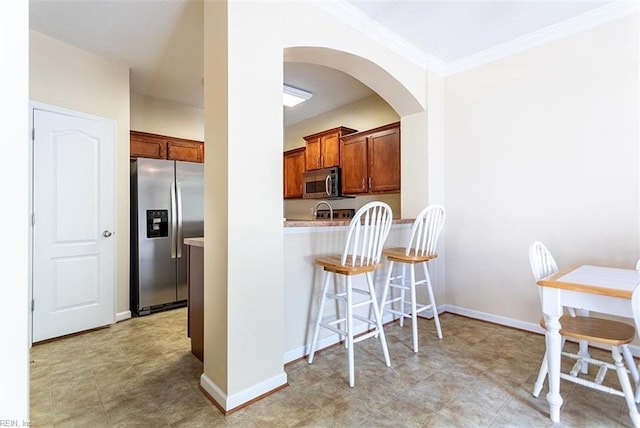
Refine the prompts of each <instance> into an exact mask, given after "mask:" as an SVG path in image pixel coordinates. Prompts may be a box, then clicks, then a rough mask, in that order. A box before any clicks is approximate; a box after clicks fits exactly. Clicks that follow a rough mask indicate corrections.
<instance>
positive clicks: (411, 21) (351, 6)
mask: <svg viewBox="0 0 640 428" xmlns="http://www.w3.org/2000/svg"><path fill="white" fill-rule="evenodd" d="M611 3H612V2H610V1H577V0H572V1H547V0H538V1H513V0H512V1H415V0H413V1H410V0H392V1H388V0H380V1H372V0H346V1H344V0H337V1H334V2H331V4H332V5H333V6H335V5H339V6H340V8H341V13H340V18H341V19H343V20H346V21H347V22H348V21H349V20H350V19H353V20H354V21H355V20H356V19H359V20H360V22H363V20H364V22H366V23H367V24H370V25H369V27H371V26H373V27H376V23H378V24H380V25H382V26H383V27H384V28H380V27H378V28H379V29H380V30H382V31H383V32H386V34H392V35H393V36H394V37H395V38H397V39H398V40H401V41H402V42H403V43H405V44H406V45H407V46H410V47H411V48H412V49H415V50H416V51H418V52H421V53H422V54H423V55H425V56H430V57H432V58H436V59H437V60H438V61H441V62H442V63H444V64H448V63H455V62H456V61H462V60H464V59H465V58H469V57H471V56H473V55H476V54H478V53H481V52H484V51H487V50H488V49H491V48H493V47H495V46H499V45H501V44H504V43H507V42H510V41H513V40H516V39H518V38H521V37H523V36H525V35H527V34H531V33H534V32H536V31H539V30H542V29H545V28H548V27H550V26H553V25H555V24H558V23H561V22H563V21H566V20H568V19H571V18H573V17H576V16H578V15H580V14H583V13H588V12H589V11H592V12H593V11H594V10H598V9H599V8H603V7H604V8H606V7H607V5H608V4H611ZM326 4H327V5H329V2H327V3H326ZM345 12H346V13H345ZM354 25H355V24H354ZM30 27H31V29H33V30H36V31H39V32H41V33H44V34H47V35H49V36H51V37H53V38H56V39H58V40H61V41H63V42H66V43H69V44H71V45H74V46H77V47H79V48H82V49H84V50H88V51H91V52H95V53H96V54H98V55H101V56H104V57H107V58H110V59H112V60H114V61H117V62H120V63H124V64H126V65H128V66H129V67H130V69H131V75H130V77H131V91H132V92H134V93H139V94H142V95H146V96H150V97H154V98H158V99H163V100H168V101H173V102H177V103H181V104H186V105H191V106H196V107H200V108H202V105H203V101H202V100H203V95H202V90H203V87H202V75H203V58H202V51H203V41H202V31H203V22H202V2H201V0H83V1H78V0H30ZM389 31H390V32H391V33H389ZM284 80H285V82H286V83H288V84H290V85H292V86H295V87H299V88H302V89H306V90H310V91H311V92H313V93H314V96H313V97H312V98H311V100H309V101H308V102H305V103H302V104H300V105H299V106H297V107H294V108H291V109H289V108H284V116H285V125H290V124H293V123H296V122H299V121H302V120H304V119H306V118H309V117H312V116H315V115H317V114H320V113H322V112H325V111H328V110H331V109H333V108H336V107H339V106H341V105H345V104H348V103H350V102H353V101H355V100H358V99H361V98H364V97H366V96H368V95H371V94H372V92H371V90H370V89H369V88H367V87H366V86H364V85H362V84H361V83H360V82H358V81H357V80H355V79H353V78H351V77H350V76H348V75H346V74H344V73H341V72H338V71H336V70H333V69H330V68H326V67H320V66H315V65H311V64H301V63H287V64H285V65H284Z"/></svg>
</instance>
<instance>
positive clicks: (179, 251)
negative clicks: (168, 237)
mask: <svg viewBox="0 0 640 428" xmlns="http://www.w3.org/2000/svg"><path fill="white" fill-rule="evenodd" d="M176 187H177V194H178V197H177V199H178V222H177V230H178V242H177V243H176V249H177V258H182V241H183V237H182V186H180V183H177V184H176Z"/></svg>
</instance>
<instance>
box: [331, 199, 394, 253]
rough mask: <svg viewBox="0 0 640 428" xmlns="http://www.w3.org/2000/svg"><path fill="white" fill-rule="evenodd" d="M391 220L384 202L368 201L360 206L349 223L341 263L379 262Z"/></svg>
mask: <svg viewBox="0 0 640 428" xmlns="http://www.w3.org/2000/svg"><path fill="white" fill-rule="evenodd" d="M392 221H393V213H392V211H391V207H390V206H389V205H387V204H386V203H384V202H380V201H374V202H369V203H368V204H366V205H364V206H363V207H362V208H360V209H359V210H358V211H357V212H356V213H355V215H354V216H353V218H352V219H351V223H349V232H348V235H347V242H346V244H345V248H344V252H343V253H342V260H341V264H342V265H343V266H366V265H372V264H377V263H379V262H380V257H381V254H382V249H383V247H384V243H385V241H386V239H387V236H388V235H389V231H390V230H391V223H392Z"/></svg>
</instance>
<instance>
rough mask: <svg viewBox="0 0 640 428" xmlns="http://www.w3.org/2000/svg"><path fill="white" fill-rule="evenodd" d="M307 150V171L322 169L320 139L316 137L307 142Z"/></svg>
mask: <svg viewBox="0 0 640 428" xmlns="http://www.w3.org/2000/svg"><path fill="white" fill-rule="evenodd" d="M306 142H307V150H306V152H305V155H304V156H305V168H306V170H307V171H310V170H312V169H319V168H322V164H321V163H320V155H321V154H322V152H321V151H320V147H321V145H320V137H314V138H310V139H308V140H306Z"/></svg>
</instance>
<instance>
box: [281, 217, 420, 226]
mask: <svg viewBox="0 0 640 428" xmlns="http://www.w3.org/2000/svg"><path fill="white" fill-rule="evenodd" d="M413 220H414V219H411V218H396V219H393V224H409V223H413ZM350 221H351V220H297V219H291V220H287V219H284V223H283V224H284V227H326V226H349V222H350Z"/></svg>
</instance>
